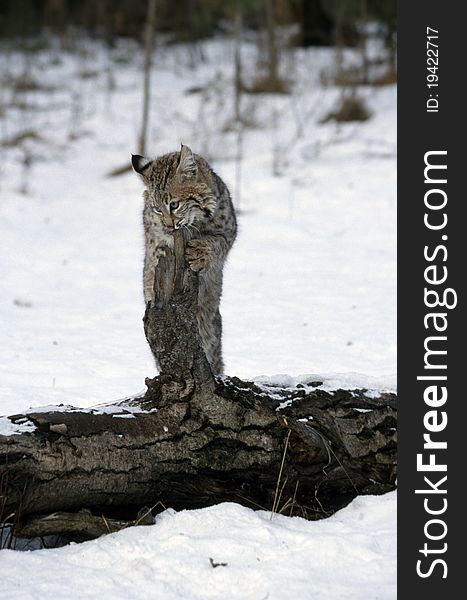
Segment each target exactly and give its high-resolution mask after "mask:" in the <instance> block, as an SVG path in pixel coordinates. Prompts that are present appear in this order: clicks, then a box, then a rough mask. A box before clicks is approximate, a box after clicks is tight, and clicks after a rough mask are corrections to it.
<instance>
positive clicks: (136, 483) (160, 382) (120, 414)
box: [0, 231, 397, 537]
mask: <svg viewBox="0 0 467 600" xmlns="http://www.w3.org/2000/svg"><path fill="white" fill-rule="evenodd" d="M186 241H187V240H186V238H185V236H184V233H183V232H182V231H177V232H176V234H175V240H174V249H173V251H172V250H170V249H167V251H166V256H165V257H162V258H161V259H160V262H159V264H158V267H157V269H156V277H155V284H154V292H155V294H154V300H153V302H152V303H150V304H149V305H148V307H147V309H146V314H145V317H144V326H145V332H146V336H147V339H148V342H149V344H150V346H151V349H152V350H153V352H154V354H155V355H156V357H157V359H158V362H159V364H160V368H161V373H160V375H159V376H158V377H156V378H155V379H152V380H146V383H147V387H148V390H147V392H146V394H145V395H144V396H142V397H139V398H133V399H131V400H127V401H124V402H121V403H120V404H117V405H115V406H114V407H113V408H112V409H109V408H107V409H106V410H105V411H104V410H103V409H100V410H98V408H96V409H90V410H87V411H85V410H79V409H71V410H64V411H61V410H60V409H59V408H57V409H56V410H50V411H47V412H40V411H35V412H34V411H31V412H28V413H27V414H22V415H14V416H10V417H8V418H9V420H10V421H11V422H12V423H16V424H25V423H29V424H32V425H33V426H34V430H33V431H31V432H25V433H21V434H15V435H9V436H0V486H1V487H0V493H1V496H2V498H3V500H2V503H1V504H0V508H2V505H3V510H2V512H3V519H5V518H6V517H9V520H14V521H16V522H18V521H19V522H20V525H19V527H18V532H19V533H18V534H19V535H26V533H23V534H22V533H21V528H23V532H24V531H26V532H28V534H27V535H31V531H44V530H43V529H38V528H39V525H38V524H41V526H42V527H43V526H44V522H45V524H46V526H47V527H48V529H47V531H48V532H49V533H50V532H51V528H52V529H53V527H54V525H53V522H55V523H58V525H57V527H56V529H55V530H54V533H60V532H63V531H65V532H67V533H70V531H72V530H73V528H75V529H76V522H77V517H76V516H72V517H71V522H70V523H69V524H68V526H66V525H65V524H64V523H66V519H65V518H64V517H63V515H60V516H59V517H55V518H54V519H51V518H48V519H46V520H45V521H44V518H43V515H50V514H51V513H55V512H57V511H75V512H76V511H79V510H80V509H89V510H91V511H92V513H93V514H94V515H97V516H99V517H100V516H101V515H104V517H102V519H103V520H102V521H100V522H98V523H97V524H96V521H95V520H94V521H93V520H92V519H91V520H90V519H87V522H88V526H87V528H86V527H85V526H84V525H83V530H84V531H85V532H86V531H88V530H89V532H90V533H88V534H87V536H88V537H92V532H93V531H94V532H99V531H100V532H102V531H104V530H105V528H108V527H110V525H109V523H110V521H109V519H111V518H113V519H114V521H112V522H111V523H112V525H111V527H117V526H116V525H115V523H116V522H117V523H118V519H127V520H128V519H136V515H137V513H138V511H140V510H141V509H142V508H143V507H145V506H154V505H158V506H159V507H169V506H170V507H173V508H175V509H187V508H198V507H203V506H208V505H212V504H214V503H217V502H223V501H232V502H239V503H241V504H244V505H246V506H250V507H254V508H259V507H260V508H264V509H268V510H271V509H273V510H274V511H275V512H284V513H286V514H294V515H301V516H305V517H307V518H311V519H316V518H322V517H325V516H328V515H330V514H332V513H333V512H334V511H336V510H337V509H339V508H341V507H343V506H345V505H346V504H347V503H348V502H350V501H351V500H352V499H353V498H354V497H355V496H356V495H357V494H381V493H384V492H387V491H389V490H392V489H394V487H395V480H396V414H397V413H396V397H395V395H394V394H389V393H388V394H381V395H380V396H379V397H376V398H375V397H372V395H370V394H367V393H366V390H337V391H335V392H328V391H325V390H323V389H321V382H308V384H307V385H304V386H297V387H296V388H293V389H288V388H278V387H273V386H269V387H264V386H261V387H260V386H258V385H255V384H254V383H252V382H245V381H241V380H240V379H238V378H236V377H224V378H214V377H213V375H212V372H211V370H210V367H209V364H208V362H207V360H206V357H205V355H204V352H203V351H202V349H201V345H200V342H199V337H198V330H197V321H196V306H197V289H198V276H197V275H196V274H195V273H193V272H192V271H190V270H189V269H188V268H187V266H186V264H185V259H184V249H185V243H186ZM112 411H113V412H112ZM82 515H83V513H82ZM82 515H81V516H82ZM115 520H116V521H115ZM1 521H2V517H1V516H0V523H1ZM78 521H79V519H78ZM28 523H29V529H28V528H27V526H28ZM106 523H107V524H106ZM31 524H32V525H31ZM34 524H36V529H35V528H34ZM60 528H61V529H60Z"/></svg>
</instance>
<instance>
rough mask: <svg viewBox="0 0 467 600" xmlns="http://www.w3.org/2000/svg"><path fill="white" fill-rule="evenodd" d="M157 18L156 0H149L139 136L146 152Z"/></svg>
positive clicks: (142, 151) (142, 149) (142, 152)
mask: <svg viewBox="0 0 467 600" xmlns="http://www.w3.org/2000/svg"><path fill="white" fill-rule="evenodd" d="M155 20H156V0H148V7H147V14H146V27H145V32H144V85H143V116H142V119H141V132H140V136H139V144H138V152H139V154H141V155H142V156H144V155H145V154H146V139H147V134H148V121H149V103H150V101H151V65H152V50H153V46H154V26H155Z"/></svg>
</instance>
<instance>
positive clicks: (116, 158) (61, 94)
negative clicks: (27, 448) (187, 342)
mask: <svg viewBox="0 0 467 600" xmlns="http://www.w3.org/2000/svg"><path fill="white" fill-rule="evenodd" d="M79 44H80V48H79V52H65V51H62V50H56V51H55V50H52V51H50V50H49V51H41V52H37V53H35V54H34V55H33V56H31V55H30V56H29V57H25V56H24V55H22V54H19V53H16V52H12V51H8V52H7V51H4V52H2V53H1V54H0V62H1V65H0V68H1V72H2V73H4V74H5V73H6V74H8V75H9V77H10V78H14V77H17V76H19V75H21V74H22V73H23V72H25V71H26V72H28V73H29V74H30V75H31V77H33V78H34V79H35V80H36V81H37V82H39V83H40V85H41V86H42V88H40V89H37V90H31V91H26V92H23V93H21V94H19V93H17V92H16V93H14V92H13V90H12V89H11V86H8V85H2V86H0V87H1V92H0V141H2V142H3V147H2V161H1V164H0V194H1V202H0V245H1V255H0V298H1V303H0V336H1V337H0V339H1V344H0V407H1V408H0V413H3V414H5V415H8V414H18V413H21V412H25V411H27V410H28V409H29V410H34V411H37V410H38V409H39V408H40V407H44V406H45V407H48V408H50V406H51V405H52V406H53V407H54V409H57V410H60V409H61V410H68V409H69V407H70V405H71V406H73V407H76V408H81V409H83V408H84V409H88V410H90V409H92V407H95V408H94V410H101V411H104V410H106V411H108V412H110V413H111V414H114V413H113V412H112V411H113V409H112V408H111V407H110V406H109V407H108V408H105V406H106V405H109V403H112V402H113V401H116V400H118V399H119V398H126V397H129V395H130V394H134V393H135V392H137V391H138V390H142V389H143V388H144V377H146V376H153V375H154V374H155V365H154V361H153V358H152V356H151V353H150V351H149V349H148V346H147V344H146V340H145V337H144V332H143V326H142V322H141V319H142V315H143V312H144V305H143V297H142V282H141V278H142V277H141V272H142V258H143V239H142V227H141V210H142V186H141V183H140V181H139V180H138V178H137V177H136V176H135V175H134V174H133V173H131V172H128V173H126V174H124V175H122V176H120V177H108V176H107V174H108V173H109V171H111V170H112V169H114V168H116V167H120V166H122V165H124V164H127V163H128V161H129V155H130V153H131V152H135V151H136V138H137V131H138V127H139V119H140V113H141V95H140V90H141V65H142V57H141V53H140V50H139V49H138V48H137V46H136V45H134V44H132V43H130V42H121V43H119V44H118V45H117V47H116V48H115V49H112V50H109V49H106V48H104V47H103V46H100V45H99V43H98V42H92V43H91V42H90V41H81V42H79ZM231 50H232V49H231V47H230V44H229V42H226V41H225V40H222V39H219V40H214V41H207V42H203V54H204V61H200V60H198V59H197V58H196V55H195V54H194V53H193V51H192V49H191V48H190V47H189V46H184V45H173V46H170V47H163V46H162V45H160V46H159V47H158V48H157V49H156V52H155V65H154V89H153V95H152V102H151V107H152V113H151V132H150V136H149V139H150V142H149V145H150V149H151V154H153V155H159V154H162V153H164V152H167V151H172V150H174V149H177V148H178V146H179V144H180V142H182V141H183V143H185V144H189V145H190V146H191V147H192V148H193V150H194V151H196V152H199V153H200V154H203V155H205V156H206V157H207V158H208V159H209V160H210V161H211V163H212V165H213V167H214V168H215V170H216V171H217V172H218V173H219V175H220V176H221V177H222V178H223V179H224V180H225V181H226V182H227V184H228V185H229V187H230V189H231V191H232V192H233V196H234V199H235V201H236V203H237V206H239V208H240V211H239V236H238V239H237V241H236V244H235V246H234V248H233V250H232V252H231V254H230V257H229V260H228V264H227V266H226V269H225V279H224V295H223V301H222V314H223V326H224V344H223V345H224V358H225V363H226V372H227V373H229V374H233V375H237V376H239V377H242V378H244V379H253V380H255V381H256V382H257V383H258V384H259V385H261V386H267V387H268V389H271V387H272V388H273V387H274V386H278V385H284V386H286V387H287V386H288V387H295V386H296V385H297V384H302V385H305V386H307V385H308V384H311V383H313V384H317V383H318V382H321V383H320V386H321V387H322V389H327V390H333V389H338V388H339V387H343V388H347V389H354V388H357V387H364V388H365V389H367V390H369V393H370V394H378V393H380V391H393V390H394V389H395V372H396V324H395V314H396V235H395V231H396V204H395V202H396V201H395V176H396V175H395V147H396V137H395V135H396V133H395V132H396V127H395V119H396V90H395V87H394V86H389V87H387V86H385V87H378V88H371V87H367V88H360V89H359V94H360V95H362V96H363V97H364V98H365V101H366V103H367V104H368V106H369V108H370V110H371V112H372V117H371V119H369V120H368V121H367V122H365V123H356V124H355V123H349V124H341V125H336V124H333V123H328V124H326V125H321V124H319V121H320V119H321V118H322V117H323V116H324V115H325V114H326V113H328V112H330V111H331V110H333V108H334V106H335V104H336V102H337V101H338V98H339V92H338V90H337V89H336V88H334V87H333V86H329V87H325V86H323V85H322V84H321V72H322V71H323V70H328V71H329V67H330V65H331V64H332V57H333V55H332V50H330V49H312V50H307V51H304V50H297V51H296V53H295V57H293V56H292V53H291V52H289V54H288V56H287V61H289V64H288V72H289V73H290V75H291V77H293V79H294V82H295V83H294V95H293V96H276V97H274V96H268V95H265V96H257V97H255V96H249V97H245V98H244V105H243V107H244V110H245V112H246V113H248V116H249V117H250V120H252V121H254V123H255V124H256V127H255V128H251V129H247V130H245V132H244V138H243V161H242V169H241V180H240V186H239V185H238V177H237V173H236V167H235V160H234V159H235V155H236V140H237V134H236V132H235V131H233V130H232V128H231V126H230V125H229V122H231V119H232V111H233V106H231V104H232V101H231V78H232V60H231ZM243 55H244V58H245V64H246V69H245V70H246V75H247V76H248V68H251V69H254V64H255V48H254V47H253V45H252V44H249V43H245V46H244V49H243ZM346 58H347V60H349V61H352V60H353V61H355V60H356V58H355V55H354V54H353V53H352V52H348V53H347V54H346ZM195 86H198V87H199V86H205V89H204V91H202V92H201V93H197V94H196V93H190V94H188V93H186V92H187V90H189V89H190V88H193V87H195ZM2 115H3V116H2ZM27 132H33V133H34V135H29V137H26V138H25V139H23V141H22V142H17V143H7V144H6V143H5V142H11V140H13V138H14V137H15V136H17V135H18V134H21V133H27ZM274 373H279V374H280V373H287V374H288V375H273V374H274ZM304 374H307V375H304ZM58 405H63V406H61V407H58V408H57V406H58ZM96 405H104V406H101V407H99V406H96ZM114 416H115V417H117V418H118V417H120V418H122V417H123V418H132V416H131V411H129V410H128V411H126V412H120V414H114ZM25 430H29V431H31V430H32V425H31V423H30V422H28V421H25V422H23V423H21V424H17V425H13V424H12V423H11V422H10V421H9V420H8V419H5V418H2V419H0V434H2V435H11V434H14V433H19V432H21V431H25ZM269 517H270V513H266V512H261V511H260V512H255V511H252V510H248V509H246V508H242V507H240V506H237V505H233V504H224V505H219V506H214V507H211V508H207V509H203V510H199V511H185V512H180V513H173V512H172V511H166V512H165V513H164V514H163V515H162V516H160V517H158V521H157V523H156V524H155V525H154V526H150V527H138V528H134V529H132V530H126V531H123V532H120V533H118V534H114V535H111V536H107V537H105V538H102V539H99V540H96V541H94V542H89V543H86V544H82V545H71V546H68V547H66V548H61V549H57V550H41V551H38V552H32V553H18V552H12V551H4V552H2V553H1V555H0V578H1V579H0V581H1V584H0V598H12V597H14V598H18V599H21V598H41V600H42V599H47V598H56V597H67V598H95V597H97V596H99V595H100V594H102V595H105V596H107V597H111V598H114V599H118V598H140V597H143V596H144V597H145V598H151V597H154V598H156V597H158V598H164V599H167V600H170V599H171V598H177V599H178V598H184V599H191V598H224V597H228V598H232V599H234V598H248V599H250V598H251V599H253V598H258V599H260V598H269V599H273V598H285V597H287V598H288V597H296V598H297V599H302V598H303V599H304V598H313V599H318V598H380V599H383V598H394V597H395V572H394V571H395V523H394V520H395V494H387V495H386V496H383V497H378V498H372V497H367V498H359V499H357V500H356V501H354V502H353V503H352V504H351V505H350V506H348V507H347V508H346V509H344V510H342V511H340V512H339V513H338V514H336V515H334V516H333V517H331V518H329V519H326V520H323V521H320V522H307V521H304V520H302V519H296V518H293V519H290V518H287V517H285V516H274V518H273V519H272V520H270V519H269ZM210 557H211V558H213V560H214V561H215V562H227V566H226V567H223V566H219V567H217V568H213V567H212V566H211V565H210V563H209V558H210ZM25 573H27V577H25V576H24V574H25ZM45 574H46V575H45Z"/></svg>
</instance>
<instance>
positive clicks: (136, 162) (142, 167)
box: [131, 154, 152, 176]
mask: <svg viewBox="0 0 467 600" xmlns="http://www.w3.org/2000/svg"><path fill="white" fill-rule="evenodd" d="M151 163H152V160H151V159H150V158H146V157H145V156H141V155H139V154H132V155H131V166H132V167H133V169H134V170H135V171H136V173H138V174H139V175H143V176H144V171H146V169H147V168H148V167H149V165H150V164H151Z"/></svg>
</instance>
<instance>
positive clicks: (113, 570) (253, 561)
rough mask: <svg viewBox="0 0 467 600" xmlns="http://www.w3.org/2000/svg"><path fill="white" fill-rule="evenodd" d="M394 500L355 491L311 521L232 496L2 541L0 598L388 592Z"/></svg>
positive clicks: (299, 598) (242, 599) (329, 599)
mask: <svg viewBox="0 0 467 600" xmlns="http://www.w3.org/2000/svg"><path fill="white" fill-rule="evenodd" d="M394 504H395V492H393V493H390V494H387V495H386V496H382V497H380V498H375V497H366V498H358V499H357V500H355V501H354V502H353V503H352V504H351V505H350V506H348V507H347V508H345V509H343V510H341V511H340V512H339V513H337V514H335V515H334V516H332V517H330V518H329V519H326V520H324V521H318V522H314V523H312V522H309V521H305V520H303V519H300V518H298V517H293V518H290V517H283V516H281V515H275V516H274V517H273V519H271V518H270V517H271V515H270V513H268V512H264V511H256V512H255V511H252V510H249V509H247V508H244V507H242V506H239V505H238V504H219V505H217V506H212V507H210V508H205V509H202V510H192V511H182V512H179V513H174V512H173V511H170V510H169V511H165V512H164V513H162V514H161V515H159V516H158V517H157V522H156V524H155V525H153V526H151V527H137V528H132V529H128V530H126V531H122V532H120V533H118V534H112V535H109V536H106V537H104V538H100V539H98V540H94V541H92V542H87V543H85V544H80V545H76V544H72V545H71V546H68V547H65V548H61V549H59V550H41V551H39V552H32V553H19V552H14V551H10V550H4V551H3V552H2V554H1V556H0V581H1V583H2V586H1V587H0V598H1V599H2V600H3V599H5V600H6V599H8V600H11V599H13V598H14V599H15V600H26V599H27V600H29V599H34V600H36V599H40V600H55V599H57V598H66V599H67V600H68V599H73V600H74V599H76V600H78V599H79V600H81V599H95V598H109V599H112V600H128V599H131V600H139V599H142V600H148V599H151V600H152V599H154V600H155V599H161V600H180V599H183V600H207V599H216V600H221V599H228V600H266V599H267V600H289V599H290V598H293V599H296V600H311V599H312V600H339V599H341V598H346V599H355V600H363V599H365V600H366V599H368V598H371V599H376V598H378V599H380V600H382V599H393V598H395V597H396V589H395V587H396V573H395V561H394V560H393V559H392V557H393V556H394V554H395V552H396V548H395V536H394V530H395V528H396V522H395V510H394ZM388 558H391V559H389V560H388ZM210 559H212V561H213V563H214V564H216V563H217V564H219V563H225V565H223V564H219V566H217V567H213V566H212V565H211V562H210ZM25 573H27V576H25Z"/></svg>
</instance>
